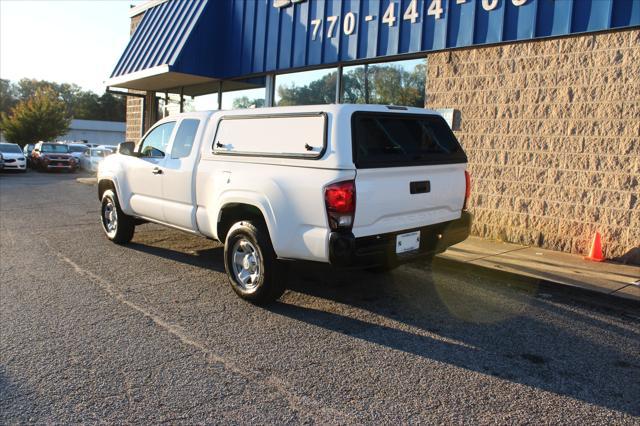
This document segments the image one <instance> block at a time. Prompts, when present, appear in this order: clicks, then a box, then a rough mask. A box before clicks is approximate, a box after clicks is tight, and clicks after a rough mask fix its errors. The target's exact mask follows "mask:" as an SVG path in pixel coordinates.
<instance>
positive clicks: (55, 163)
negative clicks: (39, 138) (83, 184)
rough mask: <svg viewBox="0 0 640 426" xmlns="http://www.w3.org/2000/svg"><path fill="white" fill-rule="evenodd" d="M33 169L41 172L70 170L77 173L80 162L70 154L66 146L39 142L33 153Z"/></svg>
mask: <svg viewBox="0 0 640 426" xmlns="http://www.w3.org/2000/svg"><path fill="white" fill-rule="evenodd" d="M31 164H32V167H33V168H34V169H36V170H39V171H47V170H68V171H70V172H75V171H76V170H77V169H78V161H77V160H76V159H75V158H74V157H73V155H71V154H70V153H69V147H68V146H67V145H65V144H59V143H50V142H38V143H37V144H36V146H35V147H34V148H33V152H32V153H31Z"/></svg>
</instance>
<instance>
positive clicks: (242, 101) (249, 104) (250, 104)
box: [233, 96, 264, 109]
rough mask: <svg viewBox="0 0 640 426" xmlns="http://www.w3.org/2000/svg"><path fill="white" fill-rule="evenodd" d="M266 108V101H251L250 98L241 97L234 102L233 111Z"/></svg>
mask: <svg viewBox="0 0 640 426" xmlns="http://www.w3.org/2000/svg"><path fill="white" fill-rule="evenodd" d="M263 106H264V99H260V98H258V99H249V97H248V96H241V97H239V98H235V99H234V100H233V109H245V108H262V107H263Z"/></svg>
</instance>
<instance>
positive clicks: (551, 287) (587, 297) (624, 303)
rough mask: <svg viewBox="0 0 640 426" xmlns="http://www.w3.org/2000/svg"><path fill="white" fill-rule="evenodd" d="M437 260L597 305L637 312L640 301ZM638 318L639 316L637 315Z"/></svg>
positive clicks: (444, 259)
mask: <svg viewBox="0 0 640 426" xmlns="http://www.w3.org/2000/svg"><path fill="white" fill-rule="evenodd" d="M437 259H438V262H440V263H441V264H443V265H447V266H449V267H455V269H456V270H467V271H469V272H473V273H479V274H481V275H483V276H500V277H502V278H504V279H506V280H509V281H516V282H518V283H521V284H524V285H531V284H534V283H535V284H536V285H537V286H538V289H539V290H543V292H549V293H553V294H557V295H562V296H565V297H568V298H570V299H576V300H579V301H583V302H584V301H587V302H590V303H595V304H597V305H603V306H606V307H609V308H611V307H615V308H627V309H631V310H634V311H636V312H637V310H638V309H640V301H638V300H635V299H631V298H628V297H624V296H620V295H616V294H615V292H614V293H605V292H600V291H596V290H593V289H591V288H586V287H580V286H576V285H572V284H567V283H563V282H554V281H550V280H548V279H541V278H535V277H531V276H527V275H521V274H517V273H514V272H511V271H502V270H499V269H495V268H489V267H485V266H481V265H476V264H473V263H468V262H462V261H458V260H454V259H450V258H444V257H440V256H438V257H437ZM637 318H638V319H640V316H638V317H637Z"/></svg>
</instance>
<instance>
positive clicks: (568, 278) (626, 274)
mask: <svg viewBox="0 0 640 426" xmlns="http://www.w3.org/2000/svg"><path fill="white" fill-rule="evenodd" d="M439 256H440V257H442V258H445V259H448V260H452V261H457V262H464V263H468V264H472V265H476V266H480V267H483V268H488V269H496V270H500V271H505V272H510V273H513V274H518V275H524V276H527V277H533V278H538V279H541V280H545V281H549V282H552V283H556V284H560V285H568V286H573V287H578V288H582V289H586V290H589V291H595V292H599V293H604V294H608V295H612V296H617V297H623V298H625V299H631V300H635V301H639V302H640V267H637V266H629V265H621V264H618V263H608V262H591V261H588V260H584V258H583V256H580V255H576V254H569V253H562V252H557V251H552V250H544V249H541V248H538V247H528V246H521V245H517V244H509V243H502V242H499V241H490V240H484V239H482V238H478V237H469V238H468V239H467V240H466V241H464V242H462V243H460V244H457V245H455V246H453V247H451V248H449V249H448V250H447V251H446V252H444V253H443V254H441V255H439ZM634 282H635V284H634Z"/></svg>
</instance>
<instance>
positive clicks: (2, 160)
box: [0, 152, 4, 170]
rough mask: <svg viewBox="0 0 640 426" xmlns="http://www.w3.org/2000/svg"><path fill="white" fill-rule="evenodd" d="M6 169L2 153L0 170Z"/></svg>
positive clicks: (0, 154) (0, 155)
mask: <svg viewBox="0 0 640 426" xmlns="http://www.w3.org/2000/svg"><path fill="white" fill-rule="evenodd" d="M2 169H4V157H3V156H2V153H1V152H0V170H2Z"/></svg>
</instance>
